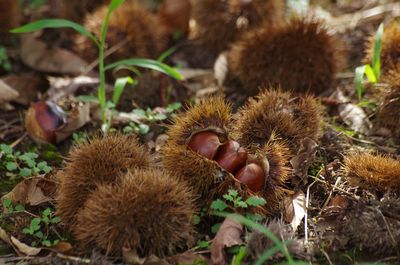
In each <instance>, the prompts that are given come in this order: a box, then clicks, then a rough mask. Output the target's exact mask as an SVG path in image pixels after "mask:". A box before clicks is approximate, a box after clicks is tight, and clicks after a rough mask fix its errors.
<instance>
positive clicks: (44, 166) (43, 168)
mask: <svg viewBox="0 0 400 265" xmlns="http://www.w3.org/2000/svg"><path fill="white" fill-rule="evenodd" d="M36 166H37V168H38V169H39V170H41V171H43V172H44V173H46V174H47V173H49V172H50V171H51V167H49V165H47V162H46V161H42V162H40V163H38V164H37V165H36Z"/></svg>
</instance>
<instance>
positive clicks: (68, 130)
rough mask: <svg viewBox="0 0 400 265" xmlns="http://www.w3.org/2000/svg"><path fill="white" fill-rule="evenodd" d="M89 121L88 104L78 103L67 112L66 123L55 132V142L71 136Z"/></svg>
mask: <svg viewBox="0 0 400 265" xmlns="http://www.w3.org/2000/svg"><path fill="white" fill-rule="evenodd" d="M89 121H90V104H89V103H79V104H77V105H75V106H73V109H72V110H71V111H69V113H68V117H67V122H66V123H65V124H64V125H63V126H62V127H61V128H59V129H57V131H56V137H57V142H58V143H59V142H61V141H63V140H64V139H66V138H68V137H69V136H71V135H72V134H73V133H74V132H75V131H76V130H78V129H79V128H81V127H82V126H84V125H85V124H86V123H88V122H89Z"/></svg>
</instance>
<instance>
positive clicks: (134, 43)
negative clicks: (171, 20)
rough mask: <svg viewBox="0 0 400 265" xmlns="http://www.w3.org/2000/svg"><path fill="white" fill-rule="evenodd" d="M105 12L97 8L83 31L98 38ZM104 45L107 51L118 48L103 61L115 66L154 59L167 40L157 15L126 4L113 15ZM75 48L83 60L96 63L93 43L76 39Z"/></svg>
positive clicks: (79, 38)
mask: <svg viewBox="0 0 400 265" xmlns="http://www.w3.org/2000/svg"><path fill="white" fill-rule="evenodd" d="M107 10H108V9H107V7H106V6H103V7H100V8H98V9H97V10H96V11H95V12H94V13H93V14H89V15H88V16H87V17H86V19H85V23H84V26H85V28H86V29H88V30H89V31H90V32H93V33H94V34H95V35H96V36H97V37H98V38H99V37H100V32H101V26H102V23H103V20H104V17H105V15H106V13H107ZM106 43H107V47H108V49H110V48H112V47H114V46H116V45H118V46H120V47H118V49H116V50H115V52H113V53H112V54H110V55H109V56H107V58H106V59H105V60H106V62H116V61H117V60H123V59H127V58H132V57H142V58H156V57H157V56H159V55H160V54H161V52H162V51H163V50H165V48H166V45H167V38H166V36H165V32H164V28H163V27H162V26H160V25H159V22H158V18H157V16H156V15H154V14H152V13H150V12H149V11H148V10H146V8H145V7H143V6H141V5H140V4H137V3H135V2H132V1H127V2H125V3H124V4H122V5H121V6H120V7H118V8H117V9H116V10H115V11H114V12H113V13H112V15H111V17H110V22H109V25H108V30H107V36H106ZM75 44H76V50H77V52H78V53H79V54H80V55H81V56H82V58H84V59H85V60H87V61H88V62H91V61H94V60H95V59H97V57H98V51H97V50H98V49H97V47H96V45H95V44H94V43H93V41H92V40H90V39H89V38H87V37H85V36H81V35H79V36H77V38H76V40H75Z"/></svg>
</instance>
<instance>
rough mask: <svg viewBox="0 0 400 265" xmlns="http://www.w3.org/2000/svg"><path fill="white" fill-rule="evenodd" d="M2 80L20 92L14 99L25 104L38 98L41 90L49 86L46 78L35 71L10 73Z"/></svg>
mask: <svg viewBox="0 0 400 265" xmlns="http://www.w3.org/2000/svg"><path fill="white" fill-rule="evenodd" d="M1 80H3V81H4V82H5V83H7V84H8V85H9V86H11V87H12V88H13V89H15V90H16V91H17V92H18V93H19V96H18V97H17V98H16V99H14V100H13V101H15V102H17V103H19V104H22V105H25V106H28V105H29V104H30V103H31V102H33V101H35V100H36V98H37V96H38V93H39V91H41V90H44V89H46V88H47V87H48V82H47V81H46V79H45V78H42V77H41V76H39V75H37V74H34V73H24V74H10V75H7V76H5V77H3V78H1Z"/></svg>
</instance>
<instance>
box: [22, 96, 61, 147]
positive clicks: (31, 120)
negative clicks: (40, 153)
mask: <svg viewBox="0 0 400 265" xmlns="http://www.w3.org/2000/svg"><path fill="white" fill-rule="evenodd" d="M65 122H66V117H65V113H64V111H63V110H62V109H61V108H60V107H59V106H58V105H56V104H55V103H53V102H50V101H46V102H44V101H39V102H36V103H33V104H32V105H31V106H30V108H29V109H28V111H27V113H26V117H25V127H26V130H27V131H28V134H29V136H30V137H32V138H33V139H34V140H35V141H38V142H47V143H52V144H55V143H56V142H57V135H56V130H57V129H59V128H60V127H61V126H62V125H64V124H65Z"/></svg>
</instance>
